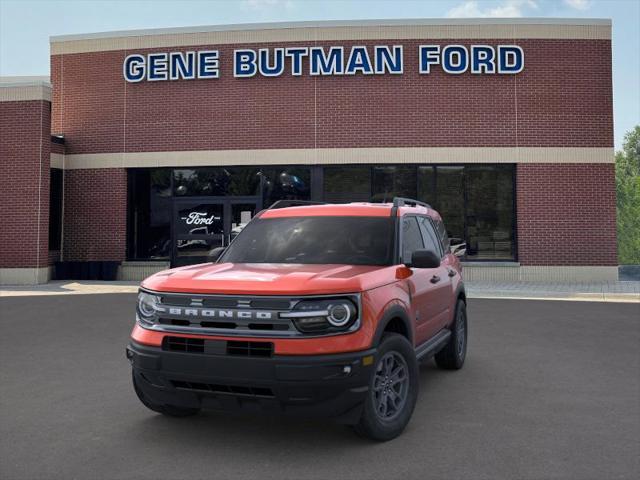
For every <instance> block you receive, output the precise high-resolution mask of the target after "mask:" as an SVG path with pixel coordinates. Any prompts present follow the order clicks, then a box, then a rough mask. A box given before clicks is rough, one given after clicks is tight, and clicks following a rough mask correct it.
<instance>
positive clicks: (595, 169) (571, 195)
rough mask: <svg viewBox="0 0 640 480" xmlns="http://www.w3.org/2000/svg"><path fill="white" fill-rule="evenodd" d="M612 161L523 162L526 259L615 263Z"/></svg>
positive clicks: (520, 182)
mask: <svg viewBox="0 0 640 480" xmlns="http://www.w3.org/2000/svg"><path fill="white" fill-rule="evenodd" d="M614 174H615V172H614V166H613V164H571V165H570V164H553V165H543V164H529V165H525V164H520V165H518V167H517V217H518V222H517V224H518V256H519V260H520V263H521V264H522V265H617V264H618V261H617V252H616V191H615V180H614Z"/></svg>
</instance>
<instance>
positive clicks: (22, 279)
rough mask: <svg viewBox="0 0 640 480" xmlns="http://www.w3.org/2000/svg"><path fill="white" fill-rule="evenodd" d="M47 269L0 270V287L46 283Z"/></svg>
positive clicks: (48, 277)
mask: <svg viewBox="0 0 640 480" xmlns="http://www.w3.org/2000/svg"><path fill="white" fill-rule="evenodd" d="M50 273H51V272H50V270H49V267H42V268H0V285H36V284H38V283H47V282H48V281H49V279H50V278H51V277H50Z"/></svg>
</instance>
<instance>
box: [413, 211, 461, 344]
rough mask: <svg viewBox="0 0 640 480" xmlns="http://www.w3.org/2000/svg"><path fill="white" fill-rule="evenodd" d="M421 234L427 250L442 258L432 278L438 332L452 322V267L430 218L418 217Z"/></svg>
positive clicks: (435, 324) (435, 320)
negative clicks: (450, 272) (450, 273)
mask: <svg viewBox="0 0 640 480" xmlns="http://www.w3.org/2000/svg"><path fill="white" fill-rule="evenodd" d="M418 224H419V225H420V232H421V233H422V238H423V241H424V245H425V248H426V249H428V250H433V251H434V252H436V253H437V254H438V255H439V256H440V260H441V262H442V263H441V264H440V266H439V267H438V268H435V269H433V270H434V274H433V276H432V277H431V280H430V281H431V283H432V285H433V298H432V299H431V301H432V302H433V305H432V306H433V309H434V310H435V312H434V326H435V329H436V332H437V331H438V330H440V329H442V328H444V327H445V326H447V324H448V323H449V321H450V320H451V298H452V295H453V287H452V283H451V276H450V275H449V271H450V266H449V265H448V264H447V262H445V257H446V254H447V252H445V251H444V246H443V245H442V242H441V241H440V239H439V237H438V234H437V232H436V230H435V225H434V223H433V221H432V220H431V219H430V218H429V217H418Z"/></svg>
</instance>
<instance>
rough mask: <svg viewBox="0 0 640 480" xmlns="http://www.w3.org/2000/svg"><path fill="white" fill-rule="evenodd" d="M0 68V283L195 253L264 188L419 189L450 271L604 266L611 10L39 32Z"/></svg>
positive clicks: (150, 263) (608, 256)
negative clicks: (585, 15)
mask: <svg viewBox="0 0 640 480" xmlns="http://www.w3.org/2000/svg"><path fill="white" fill-rule="evenodd" d="M2 82H3V83H2V84H1V87H0V125H1V131H2V142H0V169H1V170H2V178H3V186H4V188H3V189H2V191H1V192H0V196H1V197H0V203H1V205H2V211H1V213H0V215H1V221H2V226H3V228H2V229H0V236H1V237H2V243H1V245H2V249H1V251H0V282H1V283H36V282H43V281H46V280H47V279H48V278H50V277H51V275H52V273H53V272H54V270H53V268H52V267H51V266H52V265H53V264H54V262H56V261H62V262H96V261H115V262H118V263H119V265H120V267H119V270H118V275H119V277H120V278H123V279H135V278H141V277H142V276H144V275H147V274H149V273H151V272H153V271H157V270H158V269H161V268H166V267H167V266H170V265H171V266H176V265H185V264H189V263H195V262H200V261H203V260H206V254H207V252H208V251H209V250H210V249H211V248H213V247H216V246H220V245H225V244H226V243H228V242H229V241H230V239H231V238H232V237H233V235H234V234H235V233H236V232H237V231H238V230H239V228H240V227H241V225H242V224H243V223H246V221H248V220H249V219H250V218H251V216H253V215H254V214H255V213H256V211H257V210H260V209H261V208H264V207H266V206H268V205H269V204H271V203H272V202H273V201H275V200H278V199H307V200H322V201H327V202H342V201H370V200H373V201H385V200H390V199H391V198H392V197H393V196H396V195H398V196H407V197H413V198H418V199H420V200H423V201H427V202H429V203H431V204H433V205H434V207H435V208H437V209H438V210H439V211H440V212H441V214H442V215H443V217H444V219H445V223H446V224H447V227H448V230H449V235H450V237H452V238H453V239H454V241H455V242H456V243H460V244H461V243H464V244H465V245H466V254H465V271H466V274H467V277H468V278H474V279H477V278H483V279H485V278H486V279H496V280H500V279H508V280H514V279H522V280H539V279H540V280H591V279H593V280H597V279H615V278H616V277H617V268H616V265H617V258H616V233H615V183H614V163H613V161H614V156H613V111H612V108H613V107H612V83H611V23H610V21H609V20H584V19H580V20H566V19H509V20H495V19H480V20H466V19H465V20H404V21H388V20H385V21H357V22H351V21H349V22H330V23H329V22H324V23H323V22H320V23H297V24H263V25H241V26H223V27H220V26H218V27H197V28H195V27H194V28H178V29H165V30H141V31H129V32H113V33H99V34H88V35H72V36H63V37H53V38H52V39H51V77H50V84H49V83H48V82H47V81H44V80H42V79H33V78H30V79H24V78H22V79H20V78H5V79H3V80H2Z"/></svg>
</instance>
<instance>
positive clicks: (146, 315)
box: [137, 291, 160, 323]
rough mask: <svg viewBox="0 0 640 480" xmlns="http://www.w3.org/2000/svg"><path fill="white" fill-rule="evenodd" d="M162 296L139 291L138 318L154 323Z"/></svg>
mask: <svg viewBox="0 0 640 480" xmlns="http://www.w3.org/2000/svg"><path fill="white" fill-rule="evenodd" d="M159 303H160V297H158V296H157V295H153V294H151V293H147V292H143V291H140V292H138V308H137V311H138V318H140V320H142V321H143V322H146V323H153V320H154V318H155V316H156V311H157V305H158V304H159Z"/></svg>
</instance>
